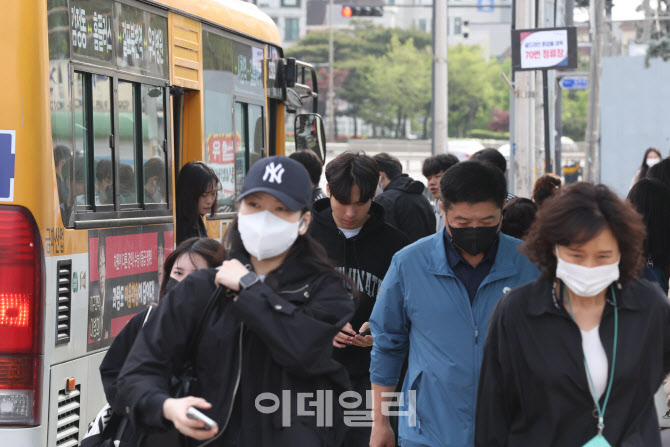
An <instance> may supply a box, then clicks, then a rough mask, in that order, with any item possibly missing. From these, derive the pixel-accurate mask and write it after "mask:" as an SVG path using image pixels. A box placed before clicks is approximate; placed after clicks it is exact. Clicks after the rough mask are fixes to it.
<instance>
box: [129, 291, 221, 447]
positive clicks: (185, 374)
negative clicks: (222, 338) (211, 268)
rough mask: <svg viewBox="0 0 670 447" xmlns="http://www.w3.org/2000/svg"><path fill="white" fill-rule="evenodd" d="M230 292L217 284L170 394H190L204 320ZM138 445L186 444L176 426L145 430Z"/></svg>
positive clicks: (178, 396)
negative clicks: (165, 428)
mask: <svg viewBox="0 0 670 447" xmlns="http://www.w3.org/2000/svg"><path fill="white" fill-rule="evenodd" d="M229 293H232V292H230V290H229V289H226V288H224V287H221V286H218V287H217V288H216V290H215V291H214V293H213V294H212V296H211V297H210V299H209V302H208V303H207V307H205V310H204V311H203V312H202V314H201V315H200V318H199V319H198V323H197V326H196V328H195V332H193V333H192V334H191V337H190V338H189V342H188V344H187V345H186V350H185V351H184V352H186V353H187V354H190V357H188V358H187V359H186V361H185V362H184V365H183V366H182V368H181V372H180V373H179V375H178V376H175V377H173V378H172V381H171V382H172V383H171V385H170V396H171V397H173V398H175V399H179V398H181V397H186V396H190V395H191V391H192V390H193V389H194V385H195V384H196V383H197V382H198V378H197V377H196V375H195V357H196V354H197V351H196V349H197V347H198V344H200V340H201V339H202V330H203V327H204V325H205V321H206V320H207V318H208V317H209V316H210V314H211V313H212V310H213V309H214V306H216V304H217V302H218V301H219V298H220V297H221V296H222V295H224V294H225V295H228V294H229ZM139 445H140V446H142V447H155V446H160V447H181V446H186V445H188V444H187V440H186V437H185V436H183V435H182V434H181V433H179V431H177V429H176V428H174V427H172V428H170V429H169V430H167V431H162V432H145V433H144V434H143V435H142V437H141V438H140V442H139Z"/></svg>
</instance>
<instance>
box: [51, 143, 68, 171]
mask: <svg viewBox="0 0 670 447" xmlns="http://www.w3.org/2000/svg"><path fill="white" fill-rule="evenodd" d="M70 159H72V152H70V148H69V147H67V146H63V145H62V144H59V145H57V146H56V147H54V161H55V162H56V166H58V163H60V162H61V161H63V160H65V161H68V160H70Z"/></svg>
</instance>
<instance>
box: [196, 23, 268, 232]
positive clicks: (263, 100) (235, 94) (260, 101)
mask: <svg viewBox="0 0 670 447" xmlns="http://www.w3.org/2000/svg"><path fill="white" fill-rule="evenodd" d="M201 23H202V35H203V40H204V35H205V32H208V33H212V34H216V35H217V36H219V37H223V38H226V39H230V40H232V41H235V42H238V43H242V44H244V45H249V46H251V47H256V48H258V49H261V50H263V70H267V67H266V66H265V65H266V64H267V55H268V52H267V45H268V43H267V42H264V41H259V40H253V39H250V38H248V37H246V36H244V35H241V34H238V33H236V32H233V31H231V30H229V29H224V28H221V27H220V25H219V26H215V25H214V24H212V23H211V22H207V21H206V20H204V19H203V20H201ZM277 48H280V47H277ZM203 57H204V56H203ZM205 91H206V87H205V86H204V85H203V90H202V92H203V95H204V94H205ZM230 93H231V98H232V99H231V103H232V111H231V113H232V114H233V116H232V118H233V119H232V129H233V133H234V132H235V125H236V121H235V119H236V118H235V103H236V102H242V103H245V104H252V105H258V106H261V107H262V108H263V116H264V118H265V117H267V113H268V97H267V84H266V82H265V73H263V94H259V95H250V94H249V93H247V92H244V93H243V92H239V91H237V90H236V89H235V83H234V82H233V84H232V85H231V86H230ZM240 99H242V100H240ZM203 119H204V108H203ZM263 126H264V129H263V144H264V150H265V155H266V156H267V155H268V154H269V153H270V152H269V145H270V143H269V141H268V135H269V134H270V130H269V129H268V128H267V126H268V120H267V119H264V120H263ZM246 131H247V132H248V131H249V130H248V129H246ZM247 146H248V141H247ZM204 150H206V148H205V149H204ZM204 158H205V156H204V153H203V161H204ZM248 160H249V151H248V149H245V165H248ZM246 171H247V172H248V171H249V169H248V168H247V169H246ZM247 172H245V173H244V175H245V178H246V174H247ZM235 216H237V212H236V211H233V212H223V213H218V212H217V213H214V215H213V216H210V215H209V214H208V215H206V216H205V219H206V220H207V221H210V220H211V221H217V220H230V219H233V218H235Z"/></svg>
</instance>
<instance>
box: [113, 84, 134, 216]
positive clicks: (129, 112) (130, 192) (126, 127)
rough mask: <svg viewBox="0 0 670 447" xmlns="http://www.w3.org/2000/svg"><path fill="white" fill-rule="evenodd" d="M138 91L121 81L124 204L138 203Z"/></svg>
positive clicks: (121, 198)
mask: <svg viewBox="0 0 670 447" xmlns="http://www.w3.org/2000/svg"><path fill="white" fill-rule="evenodd" d="M136 90H137V89H136V88H135V85H134V84H132V83H130V82H125V81H119V86H118V89H117V91H118V99H117V104H118V107H119V113H118V117H119V118H118V119H119V148H118V150H117V151H116V153H117V154H119V163H120V164H119V202H120V203H122V204H136V203H137V157H136V147H135V146H136V144H135V141H136V139H137V136H136V135H135V134H136V131H135V128H136V127H137V124H136V122H135V100H136V99H135V97H136ZM135 206H137V205H135Z"/></svg>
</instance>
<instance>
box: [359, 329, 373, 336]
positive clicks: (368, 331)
mask: <svg viewBox="0 0 670 447" xmlns="http://www.w3.org/2000/svg"><path fill="white" fill-rule="evenodd" d="M358 335H360V336H361V337H365V336H366V335H372V333H371V332H370V330H369V329H368V330H367V331H363V332H359V333H358Z"/></svg>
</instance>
